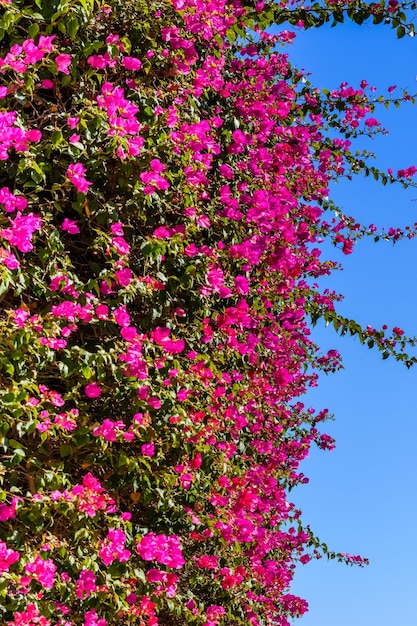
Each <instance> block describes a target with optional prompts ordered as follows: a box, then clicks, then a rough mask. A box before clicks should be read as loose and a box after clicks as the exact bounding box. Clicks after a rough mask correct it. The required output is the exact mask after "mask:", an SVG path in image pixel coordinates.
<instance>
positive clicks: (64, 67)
mask: <svg viewBox="0 0 417 626" xmlns="http://www.w3.org/2000/svg"><path fill="white" fill-rule="evenodd" d="M55 63H56V66H57V69H58V72H62V73H63V74H69V69H68V67H69V66H70V65H71V55H70V54H58V56H57V57H56V58H55Z"/></svg>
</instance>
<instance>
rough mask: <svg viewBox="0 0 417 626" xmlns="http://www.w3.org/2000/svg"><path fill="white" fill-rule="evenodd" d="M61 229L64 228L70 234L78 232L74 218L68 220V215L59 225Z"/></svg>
mask: <svg viewBox="0 0 417 626" xmlns="http://www.w3.org/2000/svg"><path fill="white" fill-rule="evenodd" d="M61 228H62V230H65V231H66V232H67V233H69V234H70V235H76V234H77V233H79V232H80V229H79V227H78V224H77V222H76V220H70V219H69V218H68V217H66V218H65V219H64V221H63V222H62V225H61Z"/></svg>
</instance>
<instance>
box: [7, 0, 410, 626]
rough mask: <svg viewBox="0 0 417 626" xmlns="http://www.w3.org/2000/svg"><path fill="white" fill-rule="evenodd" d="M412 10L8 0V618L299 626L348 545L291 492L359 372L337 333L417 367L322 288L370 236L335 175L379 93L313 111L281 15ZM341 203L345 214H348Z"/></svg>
mask: <svg viewBox="0 0 417 626" xmlns="http://www.w3.org/2000/svg"><path fill="white" fill-rule="evenodd" d="M343 12H346V13H347V15H348V16H349V17H350V18H351V19H354V20H355V21H357V22H358V23H360V22H361V21H364V20H365V19H367V18H369V17H372V18H373V21H374V22H375V23H379V22H381V21H386V22H390V23H392V25H394V26H395V27H396V28H397V34H398V35H399V36H402V35H403V34H405V32H406V30H407V29H408V30H409V32H413V26H412V24H411V25H410V24H407V23H406V16H405V14H404V13H402V12H401V7H400V6H399V5H398V4H397V3H396V2H394V1H392V0H390V2H389V4H388V5H387V6H385V4H384V2H381V3H379V4H369V5H367V4H362V3H360V2H355V3H350V2H349V3H344V2H337V3H336V2H330V0H329V2H328V3H325V4H323V5H318V4H317V5H314V6H313V7H310V8H308V7H305V6H304V5H303V3H302V2H296V3H288V6H287V5H286V4H285V3H275V2H272V1H271V0H270V1H266V2H259V1H255V0H212V1H210V2H207V1H205V0H204V1H203V0H146V2H145V0H135V1H133V0H123V1H121V0H108V2H105V1H104V0H80V2H64V1H62V2H58V0H35V2H27V1H26V0H0V160H1V161H2V165H1V188H0V210H1V214H0V222H1V224H0V226H1V228H0V238H1V243H0V258H1V260H2V261H3V263H2V265H1V270H0V271H1V286H0V293H1V299H2V310H1V315H0V345H1V351H0V377H1V383H2V384H1V388H0V401H1V407H2V421H1V424H0V436H1V439H0V441H1V445H2V447H3V452H4V455H3V459H2V465H1V471H0V597H1V600H2V601H1V611H2V616H1V622H2V623H3V624H8V625H19V626H31V625H32V624H41V625H42V626H78V625H80V626H110V625H112V624H139V625H140V626H145V625H146V626H155V625H157V624H159V625H160V626H164V625H166V626H168V625H169V626H173V625H176V624H178V625H180V624H181V625H182V624H201V625H204V626H215V625H216V624H221V623H224V624H242V625H247V624H251V625H253V626H261V625H267V624H270V625H272V624H274V625H280V626H287V625H288V624H289V620H290V619H291V618H292V617H297V616H300V615H302V614H303V613H304V612H305V611H306V609H307V603H306V602H305V601H304V600H302V599H300V598H298V597H295V596H293V595H292V594H291V593H290V586H291V580H292V577H293V573H294V568H295V566H296V564H297V563H299V562H301V563H302V564H304V563H307V562H308V561H309V560H310V559H311V558H320V557H321V556H322V555H323V554H327V555H328V556H329V557H331V558H337V559H339V560H341V561H345V562H347V563H359V564H363V562H364V559H362V558H361V557H359V556H351V555H347V554H343V553H333V552H329V551H328V549H327V547H326V546H325V544H321V543H320V541H319V540H318V539H317V538H316V537H315V536H314V534H313V533H312V531H311V530H310V528H309V527H308V526H307V525H306V524H305V522H304V521H303V520H302V519H301V512H300V511H299V510H298V509H297V507H296V505H295V504H294V503H292V502H291V500H290V499H289V495H288V494H289V490H290V489H291V488H292V487H294V486H296V485H298V484H302V483H305V482H306V480H307V479H306V478H305V477H304V475H303V474H302V473H300V472H299V464H300V462H301V461H302V460H303V459H304V458H305V457H306V456H307V454H308V451H309V448H310V446H311V445H312V444H314V443H315V444H316V445H318V446H319V447H320V448H322V449H332V448H333V446H334V442H333V440H332V439H331V438H330V437H329V436H327V435H326V434H324V433H322V432H321V431H320V423H321V422H323V421H324V420H325V419H326V417H327V412H326V411H321V412H318V413H315V412H314V411H313V410H310V409H306V408H305V407H304V405H303V403H302V401H301V399H300V398H301V397H302V395H303V394H304V393H305V392H306V390H307V388H308V387H309V386H310V385H315V384H316V381H317V377H318V372H319V371H324V372H330V371H335V370H337V369H338V368H339V367H340V357H339V354H338V353H337V352H336V351H335V350H330V351H329V352H328V353H327V354H322V353H321V352H320V350H319V348H318V347H317V346H316V345H314V343H313V342H312V341H311V338H310V330H309V324H310V322H312V323H315V322H316V321H317V319H318V318H319V317H323V318H324V319H325V320H326V321H327V322H331V323H332V324H333V325H334V326H335V328H336V330H338V331H340V332H341V333H347V332H350V333H351V334H356V335H357V336H359V339H360V341H361V342H362V343H364V342H366V343H367V344H368V345H369V347H372V346H376V347H377V348H378V349H379V350H380V351H381V352H382V356H383V357H384V358H386V357H387V356H389V355H394V356H395V358H397V359H399V360H402V361H404V362H405V363H406V364H407V365H411V364H412V363H413V362H414V361H415V357H413V356H409V355H408V354H406V352H405V351H404V348H405V347H406V346H407V345H409V344H410V343H411V344H412V340H409V339H407V338H406V337H405V335H404V332H403V331H402V330H401V329H399V328H397V327H396V328H394V329H393V334H392V336H388V335H386V333H385V331H386V329H381V330H376V329H373V328H370V327H368V328H367V329H362V328H361V327H360V326H359V325H358V324H356V323H355V322H354V321H352V320H349V319H346V318H343V317H341V316H340V315H338V313H337V311H336V309H335V306H337V301H338V300H339V296H338V295H337V294H336V293H332V292H328V291H324V292H323V293H322V292H320V290H319V289H318V287H317V284H316V281H317V279H318V278H319V277H320V276H323V275H326V274H328V273H329V272H331V271H332V269H334V268H335V267H336V264H335V263H334V262H332V261H330V260H325V259H322V257H321V250H320V244H321V242H322V241H323V240H326V239H330V240H331V241H333V242H334V243H335V245H337V246H339V247H340V248H342V250H343V252H344V253H346V254H350V253H351V252H352V250H353V247H354V243H355V241H356V240H357V239H358V238H360V237H362V236H365V235H371V236H373V237H375V238H378V237H385V238H390V239H392V240H393V241H396V240H397V239H399V238H401V237H404V236H408V237H412V236H413V235H414V229H413V228H410V229H408V230H407V231H404V232H403V231H400V230H399V229H390V231H388V232H386V233H385V232H383V233H380V234H378V233H376V232H375V230H376V229H375V227H374V226H373V225H371V226H369V227H365V226H362V225H359V224H357V223H356V221H355V220H354V219H353V218H351V217H348V216H346V215H343V214H342V213H341V211H340V210H339V209H338V208H337V207H335V206H334V205H333V204H332V203H331V200H329V198H328V187H329V183H330V181H331V180H334V179H337V178H338V177H339V176H341V175H349V176H350V175H352V174H353V173H355V172H363V173H365V174H366V175H369V174H373V175H374V176H375V177H376V178H378V177H380V178H381V180H382V182H383V183H384V184H385V183H386V182H395V181H397V180H399V181H400V182H402V183H403V184H404V185H407V184H412V183H411V178H412V176H413V175H414V174H415V172H416V171H417V170H416V168H415V167H414V166H409V167H407V168H405V169H403V170H401V171H400V172H399V173H398V175H397V176H394V175H393V173H392V172H388V173H387V174H385V173H382V172H378V171H377V170H375V169H374V168H372V167H370V166H369V165H368V164H367V162H366V155H364V156H363V158H362V157H358V156H354V154H353V153H352V152H350V145H351V140H353V139H354V138H355V136H356V135H357V134H372V133H374V132H377V131H378V129H379V128H380V125H379V122H378V120H377V119H376V118H375V117H374V111H375V108H376V107H377V105H378V102H379V101H382V102H385V103H389V102H391V101H392V102H394V103H395V104H397V103H398V102H399V101H400V100H401V99H412V98H411V96H408V95H407V94H405V93H404V95H403V96H402V97H401V98H398V99H395V98H394V96H392V95H391V92H392V91H393V88H392V89H391V90H389V95H388V96H387V97H386V98H385V97H381V98H380V99H378V98H377V97H376V96H375V95H374V94H373V93H372V92H371V91H369V92H368V91H367V85H366V84H363V85H361V87H360V89H354V88H352V87H348V86H347V85H344V84H343V85H342V86H341V87H340V89H339V90H335V91H333V92H329V93H327V92H320V91H319V90H317V89H316V88H314V86H312V85H311V84H310V83H309V82H308V80H307V79H306V78H305V76H303V74H302V72H300V71H299V70H298V69H296V68H294V67H293V66H292V65H291V63H290V61H289V57H288V52H287V47H288V46H289V45H290V44H291V41H292V39H293V37H294V33H292V32H290V31H288V30H282V31H281V32H278V31H277V29H270V27H271V26H272V25H273V24H274V23H276V24H280V23H284V22H287V23H289V24H292V25H297V26H298V27H303V26H304V27H309V26H313V25H320V24H321V23H323V22H325V21H328V20H329V19H334V20H335V21H340V16H341V15H343ZM329 210H332V211H333V213H331V215H334V214H335V213H334V212H336V215H337V217H336V218H335V217H328V215H329V214H330V211H329Z"/></svg>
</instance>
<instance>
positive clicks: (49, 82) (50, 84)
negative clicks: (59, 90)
mask: <svg viewBox="0 0 417 626" xmlns="http://www.w3.org/2000/svg"><path fill="white" fill-rule="evenodd" d="M40 85H41V87H42V89H53V88H54V86H55V85H54V83H53V82H52V80H49V78H44V79H43V80H41V83H40Z"/></svg>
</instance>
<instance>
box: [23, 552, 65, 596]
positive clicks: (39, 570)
mask: <svg viewBox="0 0 417 626" xmlns="http://www.w3.org/2000/svg"><path fill="white" fill-rule="evenodd" d="M56 570H57V567H56V565H55V563H54V562H53V561H52V560H51V559H42V558H41V557H40V556H39V555H36V557H35V559H34V560H33V561H30V562H29V563H26V565H25V571H26V573H27V574H31V575H32V576H33V577H34V578H35V579H36V580H37V581H38V582H39V583H40V584H41V585H42V587H44V588H45V589H52V587H53V586H54V580H55V572H56Z"/></svg>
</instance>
